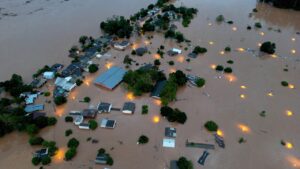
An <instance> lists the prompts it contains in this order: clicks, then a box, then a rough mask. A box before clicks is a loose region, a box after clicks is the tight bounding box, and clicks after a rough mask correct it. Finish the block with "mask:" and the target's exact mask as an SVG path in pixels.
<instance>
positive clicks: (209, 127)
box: [204, 121, 219, 131]
mask: <svg viewBox="0 0 300 169" xmlns="http://www.w3.org/2000/svg"><path fill="white" fill-rule="evenodd" d="M204 127H205V128H206V129H207V130H208V131H217V130H218V128H219V127H218V125H217V123H215V122H214V121H207V122H206V123H205V124H204Z"/></svg>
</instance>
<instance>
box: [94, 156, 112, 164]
mask: <svg viewBox="0 0 300 169" xmlns="http://www.w3.org/2000/svg"><path fill="white" fill-rule="evenodd" d="M108 159H109V156H108V155H107V154H104V153H103V154H98V155H97V157H96V160H95V163H96V164H103V165H105V164H107V161H108Z"/></svg>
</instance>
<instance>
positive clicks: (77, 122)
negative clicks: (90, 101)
mask: <svg viewBox="0 0 300 169" xmlns="http://www.w3.org/2000/svg"><path fill="white" fill-rule="evenodd" d="M82 122H83V116H76V118H75V120H74V124H75V125H76V126H79V125H80V124H81V123H82Z"/></svg>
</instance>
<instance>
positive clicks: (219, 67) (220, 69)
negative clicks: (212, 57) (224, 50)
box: [216, 65, 224, 72]
mask: <svg viewBox="0 0 300 169" xmlns="http://www.w3.org/2000/svg"><path fill="white" fill-rule="evenodd" d="M223 70H224V67H223V66H222V65H217V66H216V71H219V72H221V71H223Z"/></svg>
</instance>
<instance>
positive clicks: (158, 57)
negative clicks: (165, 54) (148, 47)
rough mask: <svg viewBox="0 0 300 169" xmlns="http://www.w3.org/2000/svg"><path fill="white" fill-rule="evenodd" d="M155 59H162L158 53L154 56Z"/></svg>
mask: <svg viewBox="0 0 300 169" xmlns="http://www.w3.org/2000/svg"><path fill="white" fill-rule="evenodd" d="M153 58H154V59H161V57H160V55H159V54H157V53H156V54H154V55H153Z"/></svg>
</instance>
